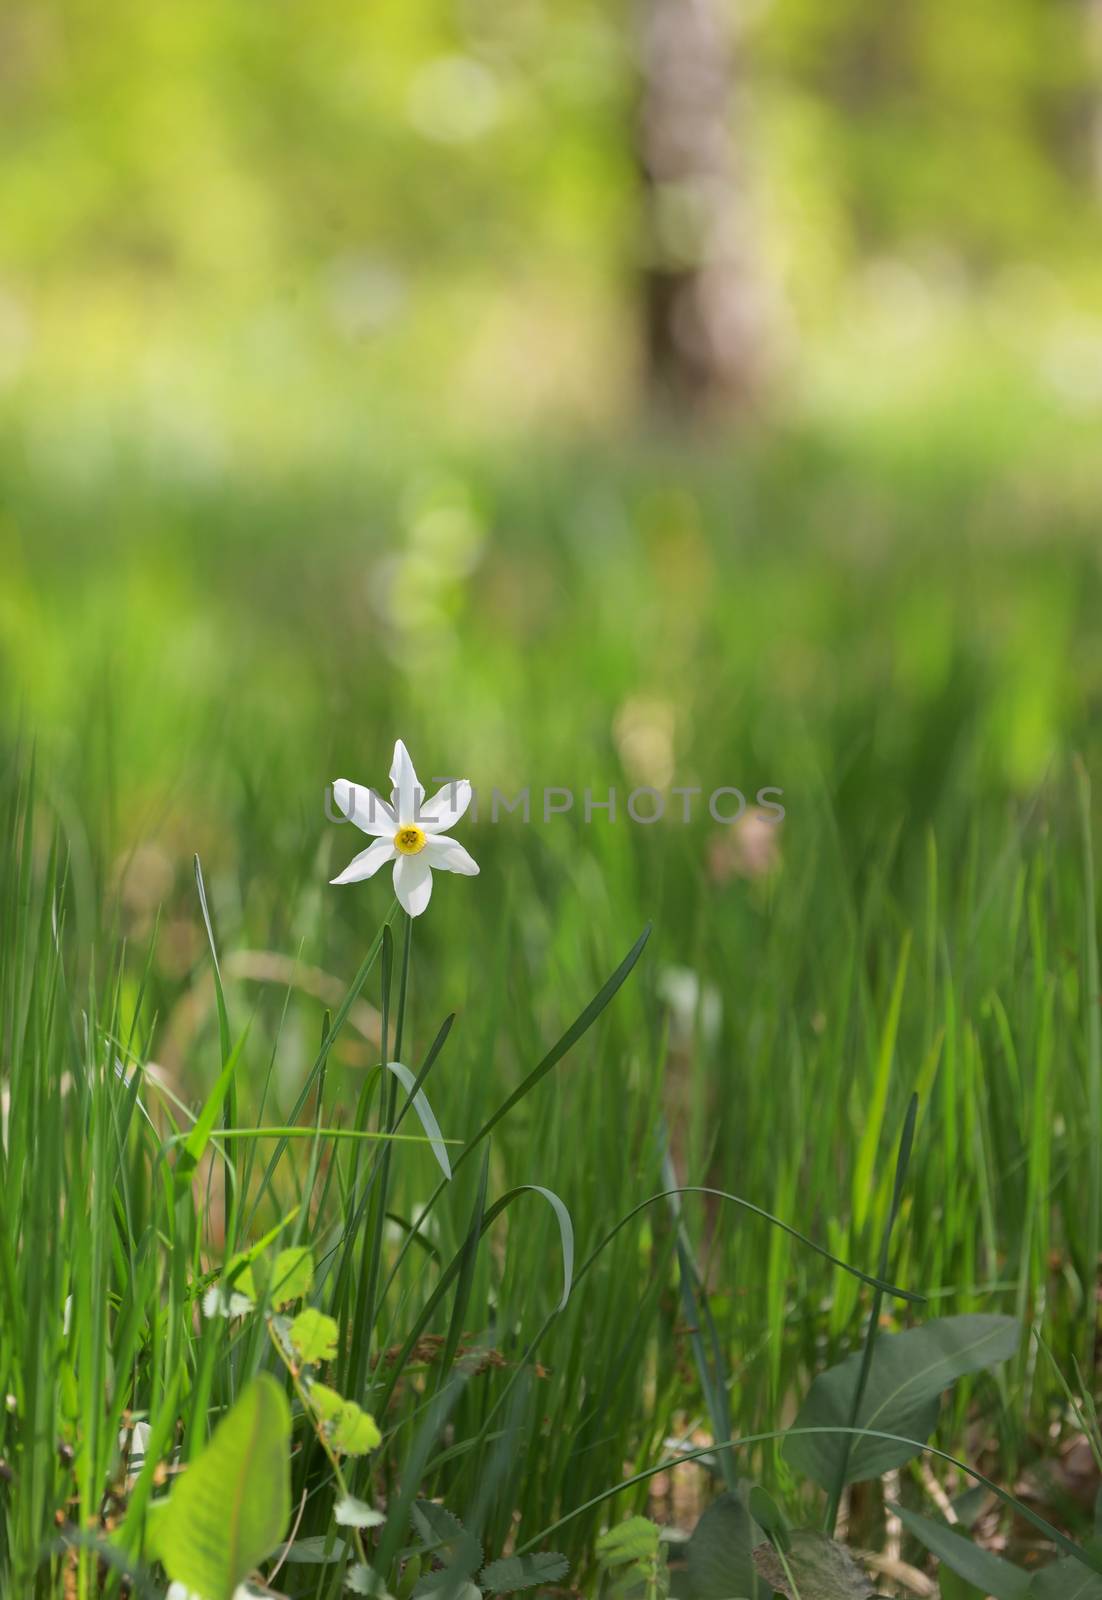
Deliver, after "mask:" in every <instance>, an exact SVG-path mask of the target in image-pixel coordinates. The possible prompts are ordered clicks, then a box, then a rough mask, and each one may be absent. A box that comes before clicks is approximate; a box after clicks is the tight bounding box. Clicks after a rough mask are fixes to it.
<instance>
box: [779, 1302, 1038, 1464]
mask: <svg viewBox="0 0 1102 1600" xmlns="http://www.w3.org/2000/svg"><path fill="white" fill-rule="evenodd" d="M1020 1333H1021V1329H1020V1326H1019V1324H1018V1322H1017V1320H1016V1319H1015V1318H1014V1317H994V1316H960V1317H938V1318H935V1319H934V1320H933V1321H932V1322H926V1323H924V1324H923V1325H922V1326H921V1327H920V1328H911V1329H910V1330H909V1331H908V1332H907V1333H894V1334H883V1335H881V1337H880V1338H879V1339H877V1341H876V1347H875V1350H874V1353H873V1358H872V1366H871V1368H870V1370H869V1375H868V1382H867V1384H866V1386H865V1392H864V1394H863V1396H862V1398H861V1406H860V1409H859V1412H858V1416H857V1421H856V1423H855V1424H853V1425H854V1426H856V1427H859V1428H872V1429H876V1430H878V1431H880V1432H882V1433H893V1434H899V1435H902V1436H903V1437H904V1438H905V1439H913V1440H917V1441H919V1443H920V1444H922V1443H925V1441H926V1440H927V1439H928V1438H929V1437H930V1435H931V1433H933V1431H934V1428H935V1427H936V1426H937V1419H938V1414H939V1412H940V1409H941V1396H942V1394H943V1392H944V1391H945V1390H946V1389H947V1388H948V1387H949V1386H950V1384H952V1383H954V1382H955V1381H956V1380H957V1379H958V1378H962V1377H964V1376H965V1375H966V1374H967V1373H971V1372H980V1371H982V1370H983V1369H984V1368H985V1367H990V1366H994V1365H995V1364H996V1363H997V1362H999V1361H1006V1360H1007V1359H1008V1358H1009V1357H1010V1356H1012V1355H1013V1354H1014V1352H1015V1350H1016V1349H1017V1348H1018V1340H1019V1337H1020ZM861 1362H862V1352H861V1351H855V1352H854V1354H853V1355H851V1356H849V1357H848V1358H847V1360H845V1361H843V1362H842V1363H841V1364H840V1365H839V1366H836V1367H831V1368H830V1369H829V1371H827V1372H823V1373H821V1374H820V1375H819V1377H817V1378H816V1379H815V1382H814V1383H813V1384H812V1385H811V1388H810V1390H809V1391H808V1395H807V1398H806V1400H805V1401H804V1403H803V1405H802V1406H801V1407H800V1411H799V1415H798V1416H797V1418H796V1421H795V1423H794V1424H793V1431H792V1432H790V1433H789V1435H788V1437H787V1438H786V1439H785V1443H784V1455H785V1459H786V1460H787V1461H788V1463H789V1464H790V1465H791V1466H792V1467H795V1468H796V1470H797V1471H799V1472H804V1473H806V1474H807V1476H808V1477H809V1478H813V1479H814V1480H815V1482H816V1483H818V1484H820V1485H821V1486H822V1488H824V1489H826V1490H828V1491H830V1490H831V1489H832V1488H833V1486H834V1484H835V1483H837V1482H838V1481H839V1478H840V1475H841V1474H842V1471H843V1467H844V1469H845V1482H846V1483H859V1482H861V1481H862V1480H864V1479H868V1478H878V1477H880V1475H881V1474H882V1473H884V1472H888V1471H890V1469H891V1468H892V1467H899V1466H902V1465H903V1463H904V1462H905V1461H909V1460H910V1459H911V1457H912V1456H914V1455H917V1453H918V1450H917V1448H916V1446H914V1445H909V1444H899V1443H895V1442H894V1441H892V1440H890V1439H869V1438H864V1439H861V1438H858V1437H857V1435H856V1434H852V1433H851V1434H846V1433H845V1432H838V1433H831V1432H823V1433H800V1432H799V1431H798V1430H799V1429H801V1428H811V1429H816V1428H821V1429H831V1428H838V1429H842V1430H844V1429H846V1428H848V1427H850V1426H851V1417H852V1414H853V1399H854V1396H855V1394H856V1393H857V1385H858V1382H859V1377H860V1371H861ZM847 1452H848V1453H847Z"/></svg>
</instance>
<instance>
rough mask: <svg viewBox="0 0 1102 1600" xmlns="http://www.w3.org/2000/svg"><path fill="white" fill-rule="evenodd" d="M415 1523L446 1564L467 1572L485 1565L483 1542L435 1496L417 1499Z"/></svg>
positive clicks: (428, 1546) (427, 1545)
mask: <svg viewBox="0 0 1102 1600" xmlns="http://www.w3.org/2000/svg"><path fill="white" fill-rule="evenodd" d="M413 1525H414V1527H415V1528H416V1530H417V1533H418V1536H419V1538H420V1540H421V1543H422V1544H423V1545H424V1546H425V1549H426V1550H427V1551H428V1552H429V1553H430V1554H432V1555H434V1556H435V1557H436V1559H437V1560H438V1561H442V1562H444V1564H445V1566H449V1567H454V1568H456V1569H457V1570H458V1571H460V1572H463V1573H465V1574H467V1573H472V1572H474V1571H476V1570H477V1568H478V1567H480V1566H481V1565H482V1546H481V1544H479V1542H478V1540H477V1539H476V1538H475V1536H474V1534H473V1533H468V1531H467V1529H466V1528H465V1527H464V1526H463V1524H462V1523H461V1522H460V1520H459V1518H458V1517H457V1516H455V1514H454V1513H453V1512H451V1511H449V1510H448V1508H447V1507H446V1506H438V1505H437V1504H436V1502H435V1501H434V1500H416V1501H414V1505H413Z"/></svg>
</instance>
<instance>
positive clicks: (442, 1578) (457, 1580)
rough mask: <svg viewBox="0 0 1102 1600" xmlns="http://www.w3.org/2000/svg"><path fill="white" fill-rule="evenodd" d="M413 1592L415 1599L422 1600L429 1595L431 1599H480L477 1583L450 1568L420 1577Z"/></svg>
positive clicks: (480, 1592) (480, 1591) (480, 1594)
mask: <svg viewBox="0 0 1102 1600" xmlns="http://www.w3.org/2000/svg"><path fill="white" fill-rule="evenodd" d="M413 1593H414V1596H415V1600H422V1597H428V1596H430V1595H431V1596H432V1597H433V1600H482V1590H481V1589H480V1588H479V1587H478V1585H477V1584H474V1583H472V1582H471V1581H470V1579H469V1578H464V1577H463V1576H462V1574H458V1573H455V1572H453V1571H452V1570H451V1569H450V1568H448V1569H446V1570H445V1571H443V1572H432V1573H430V1574H429V1576H428V1577H427V1578H422V1579H421V1581H420V1583H419V1584H418V1585H417V1587H416V1589H414V1591H413Z"/></svg>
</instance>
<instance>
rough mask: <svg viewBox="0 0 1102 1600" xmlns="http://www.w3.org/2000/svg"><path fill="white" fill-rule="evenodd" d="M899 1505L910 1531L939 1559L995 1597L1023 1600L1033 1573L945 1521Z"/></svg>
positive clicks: (900, 1517) (1006, 1599)
mask: <svg viewBox="0 0 1102 1600" xmlns="http://www.w3.org/2000/svg"><path fill="white" fill-rule="evenodd" d="M895 1509H896V1515H897V1516H898V1517H899V1519H900V1521H901V1522H902V1524H903V1526H904V1527H905V1528H906V1529H907V1532H908V1533H913V1534H914V1536H915V1538H916V1539H918V1540H919V1541H920V1542H921V1543H922V1544H924V1545H925V1546H926V1548H927V1550H929V1551H931V1552H932V1553H933V1554H934V1555H935V1556H937V1558H938V1560H939V1561H943V1562H944V1563H945V1565H946V1566H947V1567H950V1568H952V1570H953V1571H954V1572H955V1573H957V1574H958V1576H959V1577H961V1578H964V1579H965V1581H966V1582H968V1583H971V1584H974V1585H975V1587H976V1588H977V1589H978V1590H979V1591H980V1593H981V1594H984V1595H993V1596H994V1597H995V1600H1023V1597H1024V1596H1025V1595H1026V1594H1027V1593H1028V1592H1029V1573H1028V1572H1023V1571H1022V1570H1021V1568H1020V1567H1015V1566H1012V1565H1011V1563H1010V1562H1009V1561H1004V1560H1003V1559H1002V1558H1001V1557H1000V1556H996V1555H993V1554H992V1552H991V1551H990V1550H981V1549H980V1548H979V1546H978V1545H975V1544H973V1543H972V1541H971V1539H966V1538H965V1537H964V1535H963V1534H961V1533H957V1532H956V1531H955V1530H954V1529H952V1528H949V1527H947V1526H946V1525H945V1523H943V1522H933V1521H931V1520H930V1518H929V1517H922V1516H919V1514H918V1513H917V1512H916V1511H908V1510H906V1509H905V1508H904V1507H903V1506H897V1507H896V1508H895Z"/></svg>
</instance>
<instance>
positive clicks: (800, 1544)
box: [754, 1528, 873, 1600]
mask: <svg viewBox="0 0 1102 1600" xmlns="http://www.w3.org/2000/svg"><path fill="white" fill-rule="evenodd" d="M754 1561H755V1564H756V1565H757V1568H758V1571H759V1572H760V1573H761V1575H762V1577H763V1578H764V1579H765V1580H766V1582H767V1583H771V1584H772V1585H773V1587H774V1589H776V1591H777V1592H778V1594H783V1595H787V1596H788V1597H789V1600H871V1597H872V1594H873V1587H872V1584H871V1583H870V1582H869V1580H868V1578H867V1577H866V1576H865V1574H864V1573H863V1572H862V1571H861V1568H860V1567H859V1566H858V1565H857V1563H856V1561H855V1560H854V1559H853V1557H852V1556H851V1555H850V1553H849V1551H848V1550H847V1549H846V1547H845V1546H844V1545H841V1544H836V1543H835V1541H834V1540H833V1539H829V1538H828V1537H827V1535H826V1534H825V1533H819V1532H817V1531H816V1529H814V1528H797V1529H796V1531H795V1532H794V1533H793V1534H792V1535H791V1542H790V1544H789V1547H788V1549H787V1550H786V1551H785V1552H784V1559H783V1560H782V1559H781V1556H780V1555H779V1554H778V1552H777V1551H776V1550H774V1548H773V1546H772V1545H771V1544H760V1545H758V1547H757V1549H756V1550H755V1551H754Z"/></svg>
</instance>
